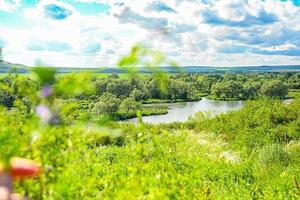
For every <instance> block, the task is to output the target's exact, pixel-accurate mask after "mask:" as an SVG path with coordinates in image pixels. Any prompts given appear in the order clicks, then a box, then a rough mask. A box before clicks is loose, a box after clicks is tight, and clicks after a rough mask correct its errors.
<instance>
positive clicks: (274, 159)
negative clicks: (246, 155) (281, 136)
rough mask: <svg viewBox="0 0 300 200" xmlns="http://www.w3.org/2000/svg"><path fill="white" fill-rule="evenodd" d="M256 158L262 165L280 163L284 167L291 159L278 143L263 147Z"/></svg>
mask: <svg viewBox="0 0 300 200" xmlns="http://www.w3.org/2000/svg"><path fill="white" fill-rule="evenodd" d="M258 158H259V163H260V164H261V165H262V166H272V165H282V166H285V167H286V166H288V165H289V163H290V161H291V158H290V155H289V153H288V152H287V151H286V150H285V149H284V148H283V147H282V146H281V145H279V144H271V145H267V146H265V147H263V148H262V149H261V150H260V152H259V156H258Z"/></svg>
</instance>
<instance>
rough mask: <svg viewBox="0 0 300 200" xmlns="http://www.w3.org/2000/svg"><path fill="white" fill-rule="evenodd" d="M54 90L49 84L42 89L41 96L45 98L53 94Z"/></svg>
mask: <svg viewBox="0 0 300 200" xmlns="http://www.w3.org/2000/svg"><path fill="white" fill-rule="evenodd" d="M52 92H53V90H52V87H51V86H49V85H47V86H44V87H43V88H42V90H41V96H42V97H44V98H47V97H49V96H51V95H52Z"/></svg>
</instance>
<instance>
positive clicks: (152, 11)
mask: <svg viewBox="0 0 300 200" xmlns="http://www.w3.org/2000/svg"><path fill="white" fill-rule="evenodd" d="M136 43H142V44H144V45H145V46H147V47H149V48H153V49H156V50H160V51H162V52H163V53H165V54H166V55H167V56H168V57H169V58H170V59H172V60H175V61H177V62H178V63H179V64H180V65H201V66H245V65H282V64H300V0H0V46H1V47H2V49H3V54H4V57H5V60H7V61H10V62H15V63H22V64H26V65H35V64H47V65H52V66H64V67H99V66H113V65H115V64H116V63H117V60H118V59H119V58H120V57H121V56H122V55H124V54H126V53H128V51H129V49H130V48H131V47H132V46H133V45H134V44H136Z"/></svg>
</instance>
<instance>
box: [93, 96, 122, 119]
mask: <svg viewBox="0 0 300 200" xmlns="http://www.w3.org/2000/svg"><path fill="white" fill-rule="evenodd" d="M120 103H121V100H120V99H119V98H117V97H116V96H115V95H113V94H110V93H104V94H103V95H102V96H101V97H100V99H99V101H98V102H97V103H96V104H95V112H96V114H97V115H102V114H108V115H111V114H114V113H116V112H117V111H118V110H119V105H120Z"/></svg>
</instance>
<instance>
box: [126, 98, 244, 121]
mask: <svg viewBox="0 0 300 200" xmlns="http://www.w3.org/2000/svg"><path fill="white" fill-rule="evenodd" d="M160 105H163V106H167V107H168V113H167V114H164V115H152V116H144V117H142V120H143V122H145V123H151V124H161V123H173V122H185V121H186V120H188V119H189V117H190V116H193V115H195V114H196V113H197V112H212V113H216V114H219V113H224V112H227V111H231V110H237V109H240V108H242V107H243V105H244V103H243V102H242V101H219V100H211V99H208V98H206V97H204V98H202V99H201V100H200V101H194V102H177V103H169V104H166V103H161V104H159V103H158V104H155V106H160ZM125 121H128V122H131V123H136V122H138V119H137V118H133V119H127V120H125Z"/></svg>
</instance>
